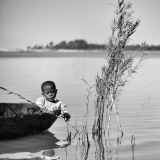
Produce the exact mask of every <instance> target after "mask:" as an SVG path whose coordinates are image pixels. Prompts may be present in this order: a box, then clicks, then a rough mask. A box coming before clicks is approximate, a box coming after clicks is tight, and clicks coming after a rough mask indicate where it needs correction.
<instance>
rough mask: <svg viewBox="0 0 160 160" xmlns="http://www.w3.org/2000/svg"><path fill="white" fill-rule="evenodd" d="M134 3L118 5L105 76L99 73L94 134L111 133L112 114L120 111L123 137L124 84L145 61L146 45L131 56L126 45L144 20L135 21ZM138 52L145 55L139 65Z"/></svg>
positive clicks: (104, 69) (109, 43)
mask: <svg viewBox="0 0 160 160" xmlns="http://www.w3.org/2000/svg"><path fill="white" fill-rule="evenodd" d="M132 14H133V11H132V4H131V3H126V2H124V0H118V6H117V7H116V11H115V18H114V19H113V21H112V23H111V25H110V27H111V30H112V33H111V36H109V38H108V42H107V43H106V56H105V60H106V64H105V65H104V66H103V67H102V69H101V75H97V76H96V93H97V98H96V102H95V119H94V125H93V128H92V134H93V137H95V136H102V135H108V137H109V129H110V120H111V114H112V111H113V110H114V111H115V113H116V117H117V121H118V125H119V126H118V128H119V131H120V133H121V136H123V131H122V126H121V123H120V118H119V115H118V111H117V105H116V104H117V101H118V97H119V94H120V91H121V89H122V87H124V86H125V85H126V83H127V82H128V77H130V76H131V75H132V74H133V73H136V71H137V69H138V68H139V66H140V64H141V62H142V61H143V57H144V55H145V54H144V52H143V48H144V45H145V43H142V46H141V48H140V49H139V50H138V51H137V52H136V53H134V54H132V55H128V54H126V52H125V46H126V44H127V43H128V42H129V40H130V36H131V35H132V34H133V33H134V32H135V31H136V28H137V27H138V25H139V23H140V20H139V19H137V20H134V18H133V16H132ZM137 53H140V54H141V56H140V58H139V61H138V62H137V63H136V64H135V62H134V59H135V56H136V55H137Z"/></svg>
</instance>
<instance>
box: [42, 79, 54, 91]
mask: <svg viewBox="0 0 160 160" xmlns="http://www.w3.org/2000/svg"><path fill="white" fill-rule="evenodd" d="M47 85H50V86H53V88H55V89H56V85H55V83H54V82H53V81H45V82H43V83H42V85H41V90H42V92H43V91H44V87H45V86H47Z"/></svg>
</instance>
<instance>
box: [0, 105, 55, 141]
mask: <svg viewBox="0 0 160 160" xmlns="http://www.w3.org/2000/svg"><path fill="white" fill-rule="evenodd" d="M16 105H17V104H8V106H10V107H12V106H14V107H12V109H13V110H14V111H15V112H16V113H17V110H20V109H21V115H18V116H17V115H14V114H13V115H12V116H10V115H8V116H0V139H7V138H15V137H21V136H25V135H30V134H34V133H38V132H43V131H46V130H47V129H49V128H50V127H51V126H52V124H53V123H54V122H55V121H56V119H57V117H56V116H55V115H53V114H50V113H45V112H36V113H34V114H33V113H29V112H28V113H27V114H26V110H27V109H28V108H27V107H33V106H32V105H28V104H27V105H25V104H21V105H17V107H18V108H19V109H17V110H16V109H14V108H16ZM3 106H4V105H3ZM20 106H21V107H20ZM0 107H2V105H1V104H0ZM5 107H6V106H5ZM22 108H23V109H22ZM24 108H25V109H24ZM3 109H4V108H3ZM7 110H8V111H9V109H7ZM22 111H25V112H24V113H23V112H22ZM12 113H13V112H12ZM22 113H23V114H22Z"/></svg>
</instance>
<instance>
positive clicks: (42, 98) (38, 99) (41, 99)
mask: <svg viewBox="0 0 160 160" xmlns="http://www.w3.org/2000/svg"><path fill="white" fill-rule="evenodd" d="M44 100H45V98H44V97H39V98H37V101H44Z"/></svg>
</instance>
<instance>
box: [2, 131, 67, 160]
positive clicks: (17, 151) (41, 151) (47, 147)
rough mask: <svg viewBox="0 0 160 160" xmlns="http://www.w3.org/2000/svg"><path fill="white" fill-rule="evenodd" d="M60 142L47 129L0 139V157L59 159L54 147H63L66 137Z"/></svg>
mask: <svg viewBox="0 0 160 160" xmlns="http://www.w3.org/2000/svg"><path fill="white" fill-rule="evenodd" d="M57 142H60V140H59V139H57V138H56V137H55V136H54V134H52V133H51V132H49V131H47V132H44V133H39V134H35V135H31V136H27V137H22V138H17V139H11V140H3V141H0V159H24V158H25V159H34V160H36V159H38V160H41V159H43V160H45V159H61V157H60V156H59V155H56V154H55V149H59V148H65V147H67V146H68V145H70V143H69V142H68V138H66V140H64V141H62V143H60V144H58V145H57V144H56V143H57Z"/></svg>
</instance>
